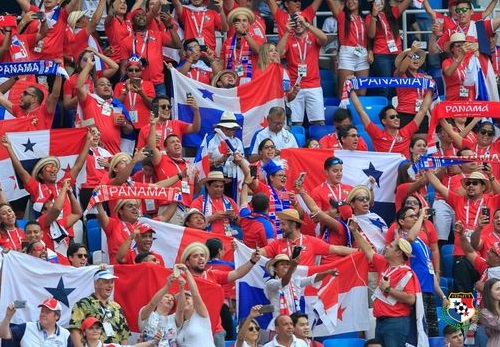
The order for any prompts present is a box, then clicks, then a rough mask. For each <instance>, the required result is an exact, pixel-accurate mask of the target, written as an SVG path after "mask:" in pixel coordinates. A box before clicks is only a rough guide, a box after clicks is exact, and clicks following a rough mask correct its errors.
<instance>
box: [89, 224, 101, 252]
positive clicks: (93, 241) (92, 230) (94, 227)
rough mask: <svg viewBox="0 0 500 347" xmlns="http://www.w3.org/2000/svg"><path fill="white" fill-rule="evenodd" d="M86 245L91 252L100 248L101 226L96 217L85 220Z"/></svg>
mask: <svg viewBox="0 0 500 347" xmlns="http://www.w3.org/2000/svg"><path fill="white" fill-rule="evenodd" d="M87 246H88V248H89V252H91V253H92V252H94V251H100V250H101V227H100V226H99V223H98V222H97V219H89V220H88V221H87Z"/></svg>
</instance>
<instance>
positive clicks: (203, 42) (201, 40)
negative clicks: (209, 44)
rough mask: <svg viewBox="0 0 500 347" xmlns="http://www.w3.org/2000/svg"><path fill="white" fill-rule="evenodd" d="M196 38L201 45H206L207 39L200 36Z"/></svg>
mask: <svg viewBox="0 0 500 347" xmlns="http://www.w3.org/2000/svg"><path fill="white" fill-rule="evenodd" d="M196 40H197V41H198V44H199V45H200V46H204V45H205V39H204V38H203V37H198V38H197V39H196Z"/></svg>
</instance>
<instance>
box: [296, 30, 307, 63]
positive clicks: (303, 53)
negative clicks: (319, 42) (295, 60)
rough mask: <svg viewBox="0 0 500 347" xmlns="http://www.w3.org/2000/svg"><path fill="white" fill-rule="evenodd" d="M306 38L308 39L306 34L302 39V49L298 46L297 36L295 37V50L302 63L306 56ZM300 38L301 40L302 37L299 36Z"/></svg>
mask: <svg viewBox="0 0 500 347" xmlns="http://www.w3.org/2000/svg"><path fill="white" fill-rule="evenodd" d="M307 39H308V37H307V36H306V37H305V40H304V50H302V48H301V47H300V42H299V40H298V39H297V37H295V42H297V50H298V51H299V59H300V62H301V63H302V64H304V63H305V62H306V57H307ZM300 40H301V41H302V38H300Z"/></svg>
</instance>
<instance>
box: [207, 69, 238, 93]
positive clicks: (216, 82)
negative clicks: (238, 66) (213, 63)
mask: <svg viewBox="0 0 500 347" xmlns="http://www.w3.org/2000/svg"><path fill="white" fill-rule="evenodd" d="M237 85H238V75H237V74H236V72H234V71H233V70H221V71H219V72H217V73H216V74H215V75H214V77H212V87H217V88H223V89H231V88H234V87H236V86H237Z"/></svg>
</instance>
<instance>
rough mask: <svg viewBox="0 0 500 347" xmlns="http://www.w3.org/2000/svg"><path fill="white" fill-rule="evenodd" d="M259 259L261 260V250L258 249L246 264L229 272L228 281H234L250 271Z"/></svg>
mask: <svg viewBox="0 0 500 347" xmlns="http://www.w3.org/2000/svg"><path fill="white" fill-rule="evenodd" d="M259 260H260V250H259V249H256V250H255V251H254V252H253V253H252V256H251V257H250V259H249V260H248V261H247V262H246V263H245V264H243V265H241V266H240V267H238V268H237V269H234V270H232V271H230V272H229V274H228V277H227V281H228V282H234V281H236V280H238V279H240V278H242V277H243V276H245V275H246V274H247V273H249V272H250V270H252V267H253V266H254V265H255V264H257V263H258V261H259Z"/></svg>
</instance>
